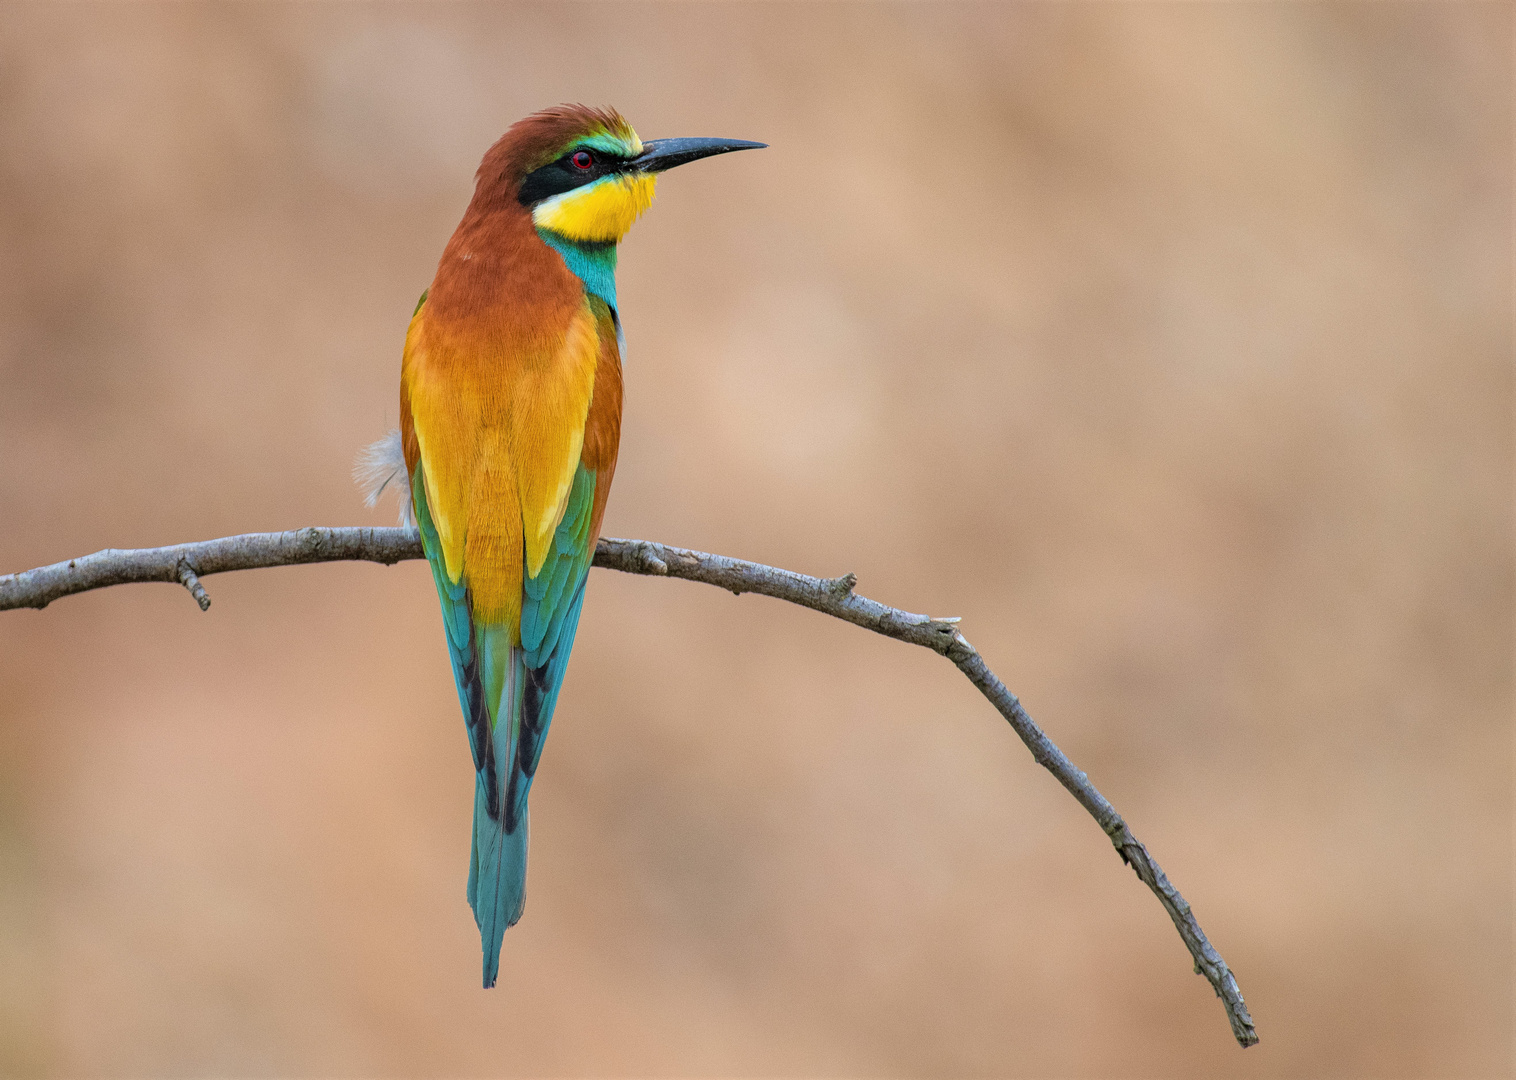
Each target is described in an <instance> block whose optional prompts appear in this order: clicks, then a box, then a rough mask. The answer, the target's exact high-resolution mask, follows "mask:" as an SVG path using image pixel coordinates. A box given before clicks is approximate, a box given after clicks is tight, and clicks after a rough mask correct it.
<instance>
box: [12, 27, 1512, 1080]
mask: <svg viewBox="0 0 1516 1080" xmlns="http://www.w3.org/2000/svg"><path fill="white" fill-rule="evenodd" d="M1511 13H1512V9H1511V7H1510V6H1509V5H1505V4H1456V3H1452V4H1438V5H1430V4H1422V5H1410V4H1407V5H1398V4H1383V5H1369V4H1361V5H1333V4H1313V5H1295V4H1252V5H1219V4H1218V5H1208V4H1196V5H1151V4H1123V5H1063V4H1048V5H1040V4H1026V5H1018V6H1010V5H998V4H996V5H982V6H976V5H970V4H952V5H944V4H931V5H921V6H911V5H889V6H886V5H863V4H846V5H838V6H821V5H817V6H798V5H784V4H762V5H751V6H749V5H742V4H730V5H719V6H702V5H694V4H652V5H638V4H606V5H596V4H575V5H567V6H514V5H503V4H498V5H497V4H490V5H470V4H456V5H454V4H449V5H430V4H417V5H406V4H389V5H367V4H331V5H323V4H309V5H294V4H288V5H285V4H267V5H231V4H226V5H195V4H163V5H154V4H134V5H130V6H116V5H104V6H89V5H69V6H67V7H63V8H60V7H54V6H51V5H37V6H26V5H20V4H12V5H9V6H8V7H7V8H6V12H5V16H4V20H3V25H0V465H3V468H0V513H3V520H4V522H5V524H4V527H3V528H0V570H5V571H10V570H20V569H24V568H27V567H31V566H35V565H38V564H42V563H46V562H52V561H54V560H57V559H62V558H67V557H70V556H74V555H79V554H84V553H86V552H91V551H94V550H97V549H99V548H102V547H107V546H113V547H135V546H146V545H157V544H166V543H173V542H179V541H186V540H193V539H204V538H209V537H214V536H220V535H224V534H228V533H236V532H244V531H253V530H267V529H282V528H291V527H295V526H301V525H308V524H327V525H339V524H364V523H384V524H388V523H390V522H391V521H392V520H393V512H394V507H393V504H392V503H389V504H387V505H385V506H384V507H383V509H382V512H378V511H375V512H370V511H367V510H365V509H364V508H363V506H362V504H361V502H360V499H359V496H358V493H357V492H356V490H355V489H354V487H353V485H352V483H351V481H350V479H349V469H350V465H351V462H352V459H353V455H354V452H355V451H356V450H357V449H358V448H359V447H360V446H362V445H363V444H365V443H367V442H369V441H370V440H372V439H375V438H377V437H379V436H380V435H382V434H383V433H384V432H385V431H386V430H387V429H388V428H389V427H390V426H391V425H393V424H395V423H396V420H397V384H398V371H399V359H400V347H401V340H402V337H403V334H404V330H405V326H406V322H407V320H408V318H409V316H410V313H411V310H412V308H413V307H414V305H415V302H416V297H417V296H418V295H419V294H420V292H421V290H422V289H423V288H425V287H426V285H427V284H428V283H429V281H430V279H431V275H432V272H433V269H434V267H435V264H436V259H437V256H438V255H439V253H440V252H441V250H442V246H443V244H444V243H445V242H446V240H447V238H448V236H449V234H450V232H451V231H452V229H453V227H454V225H455V224H456V222H457V220H458V218H459V216H460V214H461V212H462V210H463V207H464V205H465V204H466V202H467V200H468V198H469V195H470V193H471V190H472V177H473V171H474V169H475V167H476V165H477V162H478V159H479V157H480V155H481V154H482V153H483V151H484V149H485V148H486V147H487V146H488V145H489V144H490V142H491V141H492V140H493V139H494V138H496V137H497V136H498V135H499V134H500V132H501V131H503V130H504V128H505V127H506V126H507V125H508V124H509V123H511V122H512V121H514V120H515V119H517V118H518V117H520V116H522V115H524V114H526V113H527V112H530V111H532V110H534V109H536V108H539V107H541V106H544V105H547V104H551V103H554V102H559V101H584V102H587V103H592V104H614V105H615V106H617V107H619V108H620V109H621V110H622V111H623V112H624V113H625V114H626V115H627V116H628V117H629V118H630V119H631V120H632V122H633V123H634V124H635V125H636V126H637V128H638V130H639V131H640V132H641V133H642V135H643V136H644V137H661V136H675V135H718V136H734V137H740V138H750V139H761V140H764V141H767V142H769V143H771V144H772V149H769V150H765V151H763V152H762V153H755V154H741V155H734V156H732V157H729V158H721V159H719V160H716V161H712V162H705V163H701V164H700V165H698V166H696V167H692V168H689V169H682V170H680V171H678V172H677V173H671V174H670V175H669V176H668V177H667V178H665V180H664V181H663V183H662V184H661V185H660V197H659V200H658V202H657V204H656V205H655V206H654V208H653V210H652V211H651V213H650V214H649V215H648V217H647V218H646V219H644V221H643V222H642V223H640V224H639V225H638V226H637V227H636V228H635V229H634V230H633V232H632V233H631V235H630V237H629V239H628V240H627V242H626V243H625V244H624V245H623V249H622V256H621V259H622V271H621V275H620V292H621V299H622V305H623V308H622V313H623V318H624V321H625V325H626V329H627V335H628V338H629V342H630V348H629V355H628V358H627V363H626V374H627V396H626V422H625V428H624V438H623V443H622V452H621V465H620V469H619V471H618V473H617V481H616V491H615V494H614V496H613V498H612V500H611V504H610V510H609V514H608V516H607V519H606V532H607V534H608V535H619V536H637V537H646V538H652V539H657V540H662V541H667V542H671V543H675V544H681V545H687V546H693V547H699V548H703V549H707V550H712V551H719V552H723V553H726V554H730V555H734V556H740V557H745V558H750V559H757V560H761V561H764V562H769V563H773V564H778V565H781V566H786V567H790V568H792V569H796V570H800V571H805V572H809V573H815V574H824V575H832V574H840V573H842V572H844V571H848V570H852V571H855V572H856V573H857V574H858V575H859V579H860V586H859V588H860V591H862V592H863V593H865V594H866V595H869V596H871V597H875V598H877V599H879V600H881V601H884V602H886V603H890V604H895V605H898V606H901V607H904V608H907V609H910V610H915V611H924V612H928V613H931V614H934V615H959V616H962V617H963V620H964V621H963V626H964V630H965V633H966V634H967V636H968V637H969V639H970V640H971V641H973V642H974V644H975V645H977V646H978V648H979V649H980V650H981V651H982V652H983V653H984V655H985V656H986V657H987V658H988V660H989V662H990V663H991V664H992V666H994V667H995V668H996V670H997V671H998V672H999V673H1000V674H1001V675H1002V676H1003V677H1004V679H1005V680H1006V682H1007V683H1008V684H1009V685H1010V686H1011V687H1012V689H1013V690H1014V691H1015V692H1016V693H1018V694H1019V695H1021V697H1022V699H1023V700H1024V701H1025V703H1026V704H1027V706H1028V707H1029V708H1030V710H1031V712H1032V714H1033V715H1034V716H1035V717H1036V718H1037V719H1038V720H1039V721H1040V722H1041V723H1042V724H1043V725H1044V726H1045V727H1046V728H1047V729H1048V731H1049V732H1050V734H1051V735H1052V736H1053V737H1054V738H1055V739H1056V740H1057V741H1058V742H1060V743H1061V745H1062V746H1063V747H1064V749H1065V750H1066V751H1067V752H1068V753H1069V754H1070V755H1071V756H1072V757H1073V758H1074V760H1075V761H1076V762H1078V763H1079V764H1080V765H1081V766H1082V767H1084V768H1085V769H1087V770H1088V771H1089V773H1090V775H1091V777H1092V778H1093V779H1094V781H1095V782H1096V784H1097V785H1099V786H1100V788H1101V789H1102V790H1103V791H1104V792H1105V793H1106V794H1107V795H1108V796H1109V797H1110V798H1111V799H1112V801H1113V802H1114V803H1115V804H1116V806H1117V807H1118V809H1120V810H1121V812H1122V813H1123V814H1125V815H1126V817H1127V818H1128V820H1129V821H1130V822H1131V824H1132V826H1133V828H1134V829H1135V831H1136V832H1137V834H1138V835H1139V836H1140V837H1141V838H1142V839H1143V840H1144V841H1145V842H1146V843H1147V844H1148V845H1149V847H1150V848H1151V849H1152V851H1153V853H1154V855H1155V856H1156V857H1157V859H1158V860H1159V861H1160V862H1161V863H1162V864H1163V866H1164V868H1165V869H1166V870H1167V871H1168V873H1169V874H1170V875H1171V876H1172V877H1173V879H1174V881H1175V882H1176V883H1177V884H1178V886H1179V887H1180V889H1181V890H1183V892H1184V893H1185V895H1186V896H1187V897H1188V898H1189V900H1190V901H1191V902H1192V903H1193V904H1194V905H1195V908H1196V911H1197V912H1198V914H1199V916H1200V919H1201V922H1202V924H1203V925H1204V927H1205V929H1206V930H1207V931H1208V932H1209V934H1210V935H1211V937H1212V939H1213V941H1214V942H1215V944H1216V945H1217V947H1218V948H1219V949H1220V950H1221V951H1222V953H1223V954H1224V956H1225V957H1226V958H1227V960H1228V961H1229V962H1230V963H1231V964H1232V965H1233V967H1234V968H1235V969H1236V971H1237V974H1238V977H1239V979H1240V981H1241V985H1242V988H1243V991H1244V993H1245V995H1246V997H1247V1000H1248V1003H1249V1005H1250V1006H1251V1008H1252V1010H1253V1014H1254V1016H1255V1018H1256V1019H1257V1021H1258V1024H1259V1029H1260V1032H1261V1033H1262V1036H1263V1042H1262V1045H1260V1046H1259V1047H1257V1048H1256V1049H1253V1050H1249V1051H1246V1052H1243V1051H1241V1050H1239V1049H1238V1048H1237V1046H1236V1045H1235V1044H1234V1042H1233V1041H1232V1037H1231V1035H1230V1033H1229V1031H1228V1028H1227V1024H1226V1020H1225V1017H1224V1015H1223V1012H1222V1009H1221V1007H1220V1005H1219V1003H1218V1002H1217V1001H1216V999H1215V997H1214V996H1213V994H1212V992H1211V990H1210V988H1209V986H1208V985H1207V984H1206V983H1205V981H1204V980H1203V979H1201V978H1198V977H1197V976H1195V975H1194V974H1193V973H1192V971H1191V966H1190V960H1189V957H1188V956H1187V955H1186V953H1185V951H1184V948H1183V946H1182V944H1181V942H1180V941H1179V939H1178V937H1177V936H1176V934H1175V933H1174V929H1173V927H1172V926H1171V924H1170V923H1169V921H1168V919H1167V917H1166V916H1165V915H1164V913H1163V911H1162V910H1161V909H1160V907H1159V906H1158V904H1157V903H1156V901H1155V900H1154V899H1153V897H1152V896H1151V895H1150V894H1149V893H1148V892H1147V890H1146V889H1144V888H1143V887H1142V886H1141V885H1140V884H1139V883H1138V882H1137V881H1136V879H1135V878H1134V877H1133V876H1132V874H1131V872H1130V871H1128V870H1126V869H1125V868H1124V867H1123V866H1122V865H1121V863H1120V862H1119V860H1118V859H1117V857H1116V856H1115V854H1114V853H1113V852H1112V850H1111V847H1110V845H1109V843H1108V842H1107V841H1106V839H1105V837H1104V836H1103V835H1102V834H1101V832H1100V830H1099V828H1098V827H1096V826H1095V825H1094V824H1093V823H1092V822H1091V820H1090V819H1089V818H1088V817H1087V816H1086V815H1085V813H1084V812H1083V811H1082V810H1081V809H1080V808H1079V807H1078V806H1077V805H1076V804H1075V803H1074V802H1073V800H1072V799H1070V798H1069V797H1068V795H1067V794H1066V793H1065V792H1064V791H1063V790H1062V789H1060V788H1059V786H1058V785H1057V784H1056V782H1054V781H1053V779H1052V778H1051V777H1050V776H1049V775H1048V774H1046V773H1045V772H1043V771H1042V770H1041V769H1040V768H1038V767H1037V766H1036V765H1035V764H1034V763H1033V762H1032V760H1031V758H1030V756H1029V755H1028V753H1027V752H1026V751H1025V749H1024V748H1023V747H1022V746H1021V744H1020V743H1019V742H1017V741H1016V739H1015V738H1014V736H1013V734H1012V733H1011V731H1010V730H1009V729H1008V728H1007V726H1006V725H1005V723H1004V722H1003V721H1002V720H1001V719H1000V718H999V717H998V716H997V715H996V714H995V712H994V711H993V710H992V709H991V708H990V706H989V705H988V704H987V703H986V702H985V701H984V700H983V699H981V698H980V697H979V696H978V694H977V693H976V692H975V691H974V690H973V688H972V687H971V686H970V685H969V684H968V683H967V682H966V681H965V680H964V679H963V678H962V677H961V676H960V675H958V673H957V672H955V671H954V670H953V669H952V668H951V667H950V666H949V665H948V664H946V663H945V662H944V661H943V660H941V659H940V658H938V657H936V656H933V655H931V654H930V653H927V652H925V651H924V650H919V649H912V648H910V647H908V646H905V645H902V644H899V643H895V642H891V641H888V640H885V639H883V638H878V637H875V636H873V635H870V634H867V633H865V632H863V631H860V630H858V629H856V628H854V627H851V626H847V625H844V624H842V623H840V622H835V621H832V620H829V619H826V618H824V617H821V616H819V615H816V614H814V613H810V612H807V611H804V610H802V609H799V608H794V607H791V606H787V605H784V604H780V603H778V602H775V601H770V600H766V599H763V598H759V597H751V596H748V597H743V598H740V599H737V598H733V597H732V596H729V595H727V594H724V593H722V592H719V591H718V590H715V589H711V588H708V587H704V586H697V585H691V584H685V583H679V582H670V581H660V580H654V579H647V578H634V577H626V576H621V575H617V574H614V573H611V572H608V571H596V572H595V574H594V575H593V577H592V580H591V583H590V584H591V588H590V592H589V600H588V603H587V606H586V608H585V614H584V620H583V623H582V624H581V628H580V632H579V642H578V648H577V651H576V654H575V660H574V663H573V665H572V667H571V668H570V674H569V677H568V681H567V686H566V689H565V691H564V696H563V699H562V701H561V703H560V705H559V710H558V716H557V722H556V724H555V726H554V730H553V734H552V738H551V739H550V740H549V742H548V749H547V752H546V755H545V758H544V765H543V770H542V772H541V773H540V775H539V779H538V781H537V785H536V790H535V797H534V799H533V817H532V821H533V832H534V835H533V837H532V869H531V877H530V890H529V894H530V901H529V903H528V905H527V912H526V917H525V919H524V921H523V922H522V923H521V924H520V925H519V926H518V927H517V928H515V929H514V930H512V931H511V932H510V933H509V934H508V935H507V937H506V942H505V950H504V960H503V965H502V977H501V981H500V986H499V988H498V989H496V990H495V991H493V992H490V993H485V992H482V991H481V990H480V989H479V987H478V979H479V942H478V936H477V933H476V931H475V927H474V923H473V920H472V917H471V916H470V913H469V910H468V907H467V905H466V903H465V900H464V882H465V877H466V874H467V868H468V855H469V824H468V823H469V815H470V810H471V805H472V790H473V788H472V784H473V780H472V777H473V772H472V765H471V763H470V759H469V754H468V751H467V747H466V741H465V738H464V732H463V725H462V722H461V719H460V717H459V715H458V709H457V699H456V696H455V694H454V692H453V689H452V685H451V683H452V677H451V673H450V670H449V665H448V661H447V659H446V653H445V648H444V645H443V640H442V631H441V626H440V618H439V615H438V611H437V607H436V600H435V597H434V595H433V591H432V585H431V582H430V579H429V576H428V573H427V571H426V568H425V567H424V566H423V565H421V564H419V563H407V564H403V565H400V566H397V567H393V568H384V567H380V566H373V565H366V564H364V565H360V564H344V565H330V566H317V567H301V568H289V569H278V570H266V571H258V572H250V573H242V574H234V575H228V576H223V577H216V578H211V579H209V580H208V581H207V585H208V587H209V590H210V593H211V595H212V597H213V599H214V601H215V605H214V606H213V607H212V608H211V609H210V612H209V613H208V614H201V613H200V611H199V610H197V609H196V607H195V605H194V603H193V601H192V600H191V599H190V597H189V596H188V595H186V593H185V592H184V590H183V589H180V588H178V587H172V588H170V587H168V586H159V585H153V586H133V587H130V588H120V589H114V590H107V591H104V592H98V593H94V594H90V595H85V596H79V597H72V598H69V599H65V600H62V601H60V602H58V603H57V604H56V605H54V606H53V607H50V608H49V609H47V610H46V611H41V612H36V611H19V612H10V613H6V614H4V615H0V1073H3V1074H4V1075H7V1076H27V1075H36V1076H65V1075H67V1076H142V1075H154V1076H206V1075H224V1076H275V1075H280V1076H333V1077H336V1076H356V1075H360V1074H362V1075H372V1076H494V1075H499V1076H553V1077H558V1076H571V1075H594V1076H634V1075H635V1076H652V1075H659V1076H767V1075H774V1076H790V1075H793V1076H801V1075H806V1076H877V1077H889V1076H922V1077H927V1076H967V1075H1001V1076H1016V1077H1023V1076H1024V1077H1032V1076H1039V1077H1048V1076H1067V1077H1114V1076H1124V1077H1216V1076H1229V1077H1233V1076H1235V1077H1252V1076H1259V1077H1262V1076H1291V1077H1302V1076H1311V1077H1318V1076H1319V1077H1326V1076H1332V1077H1351V1076H1377V1077H1384V1076H1404V1077H1422V1076H1433V1075H1436V1076H1439V1077H1452V1076H1459V1077H1463V1076H1467V1077H1476V1076H1478V1077H1484V1076H1496V1075H1505V1074H1506V1072H1507V1070H1508V1069H1509V1068H1510V1062H1511V1052H1512V1030H1511V1027H1512V1015H1513V1014H1512V1006H1513V1001H1512V990H1511V986H1512V982H1511V979H1512V890H1511V885H1512V857H1511V856H1512V822H1511V805H1512V802H1511V799H1512V790H1511V786H1512V785H1511V779H1512V777H1511V774H1512V742H1511V704H1512V702H1511V692H1512V685H1511V682H1512V670H1511V669H1512V644H1513V642H1512V566H1511V541H1512V509H1511V491H1512V486H1511V485H1512V468H1511V450H1512V445H1511V444H1512V439H1511V427H1512V425H1511V402H1512V368H1511V344H1512V342H1511V315H1512V312H1511V286H1512V281H1511V244H1512V220H1511V161H1512V145H1511V90H1512V87H1511V32H1512V25H1511V21H1512V14H1511Z"/></svg>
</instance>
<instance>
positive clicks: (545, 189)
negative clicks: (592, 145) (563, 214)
mask: <svg viewBox="0 0 1516 1080" xmlns="http://www.w3.org/2000/svg"><path fill="white" fill-rule="evenodd" d="M580 154H583V155H585V156H587V157H588V158H589V159H590V163H589V166H588V167H584V166H580V165H576V164H575V161H574V159H575V158H577V157H578V156H579V155H580ZM628 164H629V161H628V159H626V158H621V157H614V156H611V155H609V154H605V153H603V152H597V151H594V150H590V149H589V148H587V147H583V146H578V147H575V148H574V149H572V150H570V151H569V152H568V153H566V154H564V155H563V156H562V157H560V158H558V159H557V160H556V161H550V162H548V164H546V165H544V166H542V168H540V169H537V170H536V171H535V172H531V173H528V174H527V176H526V177H525V179H523V180H522V181H521V190H520V191H519V192H517V194H516V199H517V201H518V202H520V203H521V204H522V205H523V206H530V205H532V204H533V203H539V202H541V201H542V200H544V199H551V198H552V197H553V196H554V195H562V194H563V193H564V192H565V191H572V190H574V188H576V187H583V186H584V185H585V184H590V183H593V182H594V181H596V180H599V179H600V178H601V177H602V176H609V175H611V174H612V173H616V172H620V171H621V170H622V169H624V168H625V167H626V166H627V165H628Z"/></svg>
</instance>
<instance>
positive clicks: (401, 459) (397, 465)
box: [353, 431, 415, 528]
mask: <svg viewBox="0 0 1516 1080" xmlns="http://www.w3.org/2000/svg"><path fill="white" fill-rule="evenodd" d="M353 479H354V480H355V481H357V483H358V487H359V488H361V489H362V491H363V502H364V505H365V506H369V507H372V506H375V505H376V504H377V503H378V502H379V496H380V495H382V494H384V492H385V491H386V490H391V491H394V492H395V493H396V494H397V495H399V496H400V524H401V525H402V526H405V527H406V528H410V527H411V526H412V525H414V524H415V517H414V515H413V513H412V510H411V479H410V477H409V476H407V475H406V472H405V451H404V450H403V449H402V448H401V446H400V432H398V431H391V432H390V433H389V434H388V435H386V436H385V437H384V438H382V439H380V440H379V441H378V442H376V443H371V444H370V445H368V446H365V447H364V448H363V449H362V450H359V451H358V456H357V457H356V458H355V459H354V460H353Z"/></svg>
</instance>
